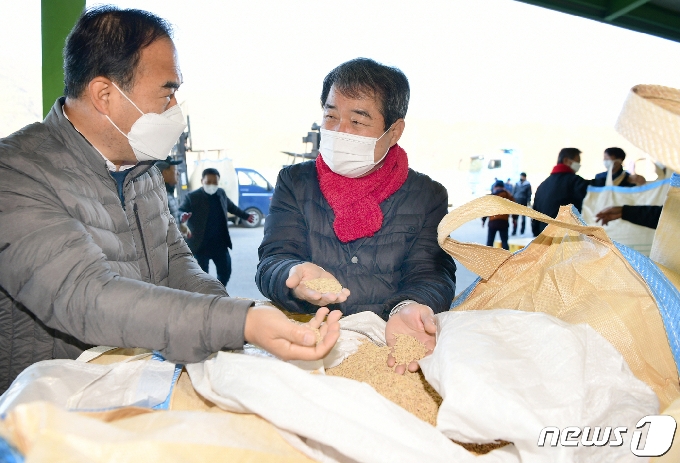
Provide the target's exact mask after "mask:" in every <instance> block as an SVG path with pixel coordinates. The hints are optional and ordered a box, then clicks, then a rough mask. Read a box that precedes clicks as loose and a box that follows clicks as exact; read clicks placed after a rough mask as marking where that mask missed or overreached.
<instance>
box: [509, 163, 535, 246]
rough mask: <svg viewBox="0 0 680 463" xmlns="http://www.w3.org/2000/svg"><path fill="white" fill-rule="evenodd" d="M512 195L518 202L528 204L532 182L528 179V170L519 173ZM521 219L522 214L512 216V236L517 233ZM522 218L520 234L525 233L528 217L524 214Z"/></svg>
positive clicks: (523, 204)
mask: <svg viewBox="0 0 680 463" xmlns="http://www.w3.org/2000/svg"><path fill="white" fill-rule="evenodd" d="M512 196H513V197H514V198H515V202H516V203H517V204H521V205H522V206H527V205H528V204H529V201H531V183H529V181H528V180H527V174H526V172H522V173H521V174H519V182H517V183H515V187H514V188H513V190H512ZM519 219H520V216H518V215H513V216H512V225H513V227H512V236H515V235H516V234H517V222H518V220H519ZM521 219H522V225H521V227H520V231H519V234H520V235H523V234H524V226H525V225H526V217H524V216H522V217H521Z"/></svg>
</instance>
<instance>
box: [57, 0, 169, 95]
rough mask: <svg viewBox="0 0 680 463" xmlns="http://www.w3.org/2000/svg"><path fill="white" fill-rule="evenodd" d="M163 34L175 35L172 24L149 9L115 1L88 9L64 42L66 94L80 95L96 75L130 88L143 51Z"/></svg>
mask: <svg viewBox="0 0 680 463" xmlns="http://www.w3.org/2000/svg"><path fill="white" fill-rule="evenodd" d="M161 38H170V39H171V38H172V26H171V25H170V23H169V22H167V21H166V20H164V19H162V18H160V17H158V16H156V15H155V14H153V13H149V12H148V11H143V10H135V9H126V10H121V9H120V8H118V7H115V6H112V5H104V6H98V7H95V8H90V9H87V10H85V11H84V12H83V14H82V15H80V18H79V19H78V22H77V23H76V25H75V26H74V27H73V29H72V30H71V32H70V33H69V35H68V37H67V38H66V45H65V46H64V95H66V96H67V97H69V98H78V97H80V96H81V95H82V94H83V92H84V91H85V88H86V87H87V85H88V84H89V83H90V81H91V80H92V79H94V78H95V77H97V76H104V77H106V78H108V79H111V80H112V81H114V82H116V83H117V84H118V85H119V86H120V87H121V88H122V89H124V90H127V91H129V90H131V89H132V85H133V81H134V77H135V71H136V69H137V64H138V63H139V57H140V55H141V51H142V50H143V49H144V48H146V47H148V46H149V45H151V44H152V43H153V42H155V41H156V40H158V39H161Z"/></svg>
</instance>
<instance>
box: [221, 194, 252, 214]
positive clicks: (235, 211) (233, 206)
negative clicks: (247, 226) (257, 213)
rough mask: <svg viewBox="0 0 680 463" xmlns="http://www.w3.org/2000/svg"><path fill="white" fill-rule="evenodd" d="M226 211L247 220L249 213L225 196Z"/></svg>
mask: <svg viewBox="0 0 680 463" xmlns="http://www.w3.org/2000/svg"><path fill="white" fill-rule="evenodd" d="M225 197H226V194H225ZM227 212H229V213H231V214H234V215H235V216H236V217H239V218H241V219H243V220H248V218H249V217H250V214H248V213H247V212H245V211H243V210H241V209H239V207H238V206H237V205H236V204H234V202H233V201H232V200H231V199H229V198H227Z"/></svg>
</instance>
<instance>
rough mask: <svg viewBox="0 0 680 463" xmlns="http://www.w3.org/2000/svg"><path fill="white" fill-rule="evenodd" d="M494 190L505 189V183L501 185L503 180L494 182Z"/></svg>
mask: <svg viewBox="0 0 680 463" xmlns="http://www.w3.org/2000/svg"><path fill="white" fill-rule="evenodd" d="M493 187H494V188H505V183H503V180H496V183H494V184H493Z"/></svg>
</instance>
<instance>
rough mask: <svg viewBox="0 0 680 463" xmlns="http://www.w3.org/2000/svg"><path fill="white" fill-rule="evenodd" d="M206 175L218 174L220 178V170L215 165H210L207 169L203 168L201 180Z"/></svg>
mask: <svg viewBox="0 0 680 463" xmlns="http://www.w3.org/2000/svg"><path fill="white" fill-rule="evenodd" d="M206 175H217V178H220V171H219V170H217V169H215V168H214V167H208V168H207V169H205V170H203V173H202V174H201V180H203V179H204V178H205V176H206Z"/></svg>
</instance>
